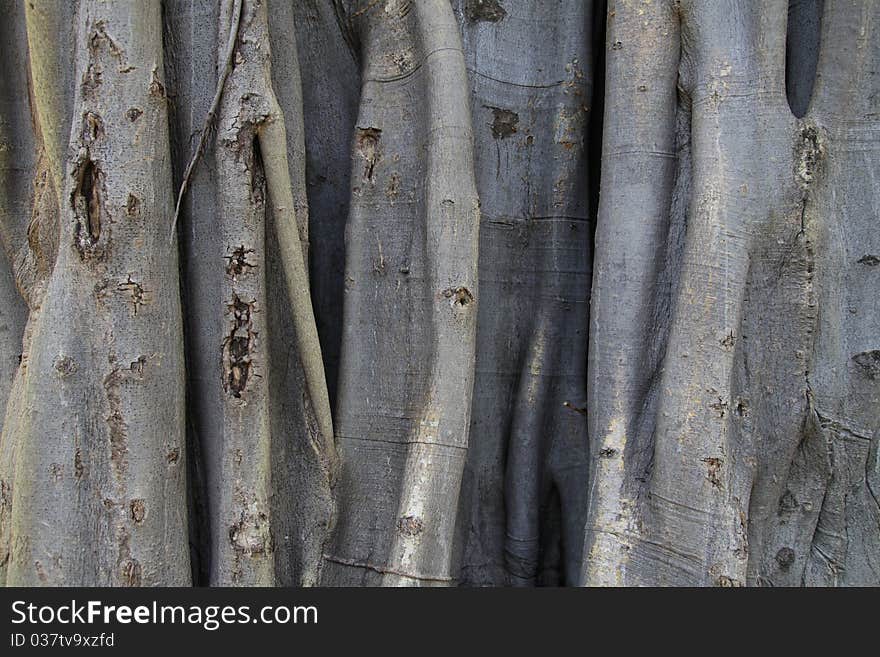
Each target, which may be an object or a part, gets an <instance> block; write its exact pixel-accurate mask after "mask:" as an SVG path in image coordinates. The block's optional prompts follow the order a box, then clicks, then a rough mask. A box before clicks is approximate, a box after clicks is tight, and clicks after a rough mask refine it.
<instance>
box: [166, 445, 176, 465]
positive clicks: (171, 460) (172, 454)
mask: <svg viewBox="0 0 880 657" xmlns="http://www.w3.org/2000/svg"><path fill="white" fill-rule="evenodd" d="M179 460H180V450H179V449H177V448H176V447H172V448H171V449H169V450H168V452H166V454H165V461H166V462H167V463H168V465H174V464H175V463H177V462H178V461H179Z"/></svg>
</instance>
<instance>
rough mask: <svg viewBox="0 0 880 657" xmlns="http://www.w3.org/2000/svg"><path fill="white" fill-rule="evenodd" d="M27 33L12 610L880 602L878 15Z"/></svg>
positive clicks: (862, 0) (705, 11)
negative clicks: (23, 589) (90, 593)
mask: <svg viewBox="0 0 880 657" xmlns="http://www.w3.org/2000/svg"><path fill="white" fill-rule="evenodd" d="M2 8H3V9H4V16H6V17H7V19H6V20H5V21H4V22H3V24H2V25H0V44H2V48H3V54H4V57H3V58H2V61H0V80H2V84H0V179H2V186H0V243H2V247H3V248H2V253H0V402H2V403H3V404H5V409H6V412H5V417H4V419H3V424H2V434H0V580H2V581H3V582H5V583H6V584H8V585H121V586H138V585H187V584H196V585H235V586H239V585H270V586H292V585H293V586H295V585H343V586H351V585H394V586H436V585H455V584H462V585H469V586H474V585H476V586H484V585H489V586H506V585H513V586H536V585H545V586H546V585H551V586H552V585H577V584H581V585H627V586H629V585H700V586H702V585H720V586H738V585H830V586H837V585H865V584H877V583H880V574H878V573H880V503H878V497H877V496H878V494H880V459H878V440H880V433H878V432H880V410H878V409H880V383H878V381H880V342H878V341H880V305H878V304H880V302H878V300H877V299H878V295H877V294H876V288H877V275H878V272H880V241H878V240H880V238H878V237H877V235H876V234H877V231H876V223H877V216H878V208H880V183H878V180H880V175H878V172H880V149H878V144H880V78H878V76H877V73H876V71H877V69H878V66H880V38H878V37H880V35H878V33H877V30H878V27H877V26H878V25H880V2H877V1H876V0H838V1H837V2H831V1H830V0H829V1H827V2H824V3H823V2H820V0H767V1H765V2H750V1H747V0H700V1H696V0H659V1H658V0H654V1H653V2H652V1H648V0H607V1H606V0H596V1H594V2H578V1H576V0H555V1H554V2H543V3H537V2H529V1H528V0H298V1H296V2H290V1H287V0H193V1H187V2H182V1H181V0H149V1H145V2H137V3H133V2H104V1H99V0H70V1H69V2H50V1H49V0H31V1H29V2H17V1H16V0H2ZM68 53H73V56H69V54H68ZM600 192H601V193H600Z"/></svg>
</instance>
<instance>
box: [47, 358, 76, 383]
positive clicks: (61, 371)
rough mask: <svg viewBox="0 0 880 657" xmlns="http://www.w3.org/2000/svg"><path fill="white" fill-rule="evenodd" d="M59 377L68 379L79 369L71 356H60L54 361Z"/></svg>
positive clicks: (53, 364) (53, 365)
mask: <svg viewBox="0 0 880 657" xmlns="http://www.w3.org/2000/svg"><path fill="white" fill-rule="evenodd" d="M52 367H54V368H55V371H56V372H58V376H59V378H62V379H66V378H67V377H68V376H70V375H71V374H74V373H75V372H76V370H77V367H76V362H75V361H74V360H73V359H72V358H71V357H70V356H58V358H56V359H55V361H54V362H53V363H52Z"/></svg>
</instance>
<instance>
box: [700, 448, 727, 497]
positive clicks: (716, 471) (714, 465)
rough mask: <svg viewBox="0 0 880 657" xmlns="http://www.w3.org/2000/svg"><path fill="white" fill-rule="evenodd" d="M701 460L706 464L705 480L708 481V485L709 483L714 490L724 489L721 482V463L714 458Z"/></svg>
mask: <svg viewBox="0 0 880 657" xmlns="http://www.w3.org/2000/svg"><path fill="white" fill-rule="evenodd" d="M701 460H702V462H703V463H705V464H706V479H708V480H709V483H711V484H712V485H713V486H714V487H715V488H719V489H720V488H724V485H723V483H722V482H721V467H722V465H723V461H722V460H721V459H719V458H717V457H714V456H710V457H707V458H704V459H701Z"/></svg>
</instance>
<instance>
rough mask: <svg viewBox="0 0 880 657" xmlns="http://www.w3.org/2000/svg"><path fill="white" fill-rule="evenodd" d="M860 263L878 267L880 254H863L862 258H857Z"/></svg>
mask: <svg viewBox="0 0 880 657" xmlns="http://www.w3.org/2000/svg"><path fill="white" fill-rule="evenodd" d="M856 262H858V263H859V264H860V265H867V266H868V267H876V266H877V265H880V256H875V255H873V254H870V253H869V254H868V255H863V256H862V257H861V258H859V259H858V260H856Z"/></svg>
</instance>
